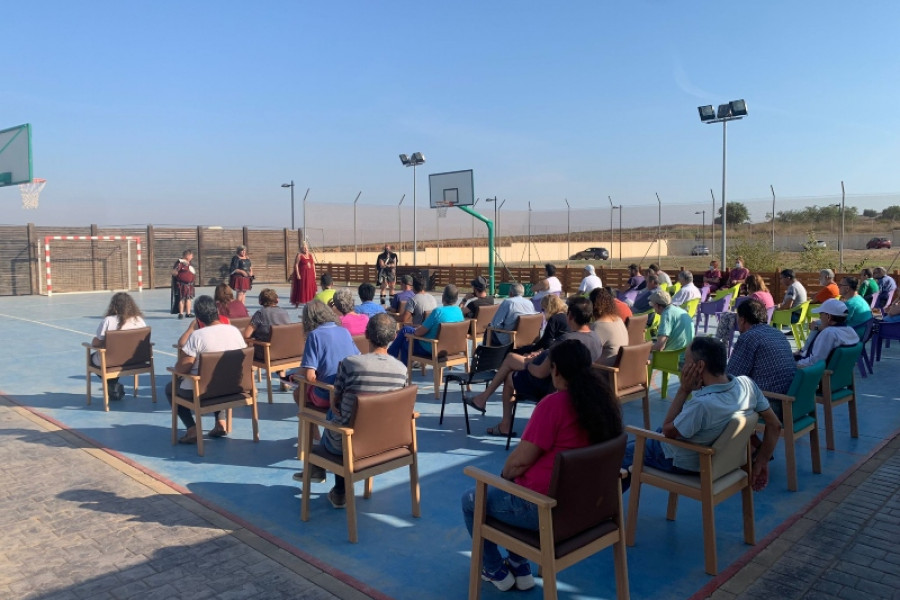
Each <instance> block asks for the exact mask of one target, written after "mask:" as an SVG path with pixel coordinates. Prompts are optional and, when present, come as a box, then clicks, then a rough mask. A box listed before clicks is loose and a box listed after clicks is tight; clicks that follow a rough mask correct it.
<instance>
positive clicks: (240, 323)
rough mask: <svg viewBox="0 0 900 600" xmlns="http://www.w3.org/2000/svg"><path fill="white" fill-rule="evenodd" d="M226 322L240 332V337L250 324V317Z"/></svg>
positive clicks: (236, 318)
mask: <svg viewBox="0 0 900 600" xmlns="http://www.w3.org/2000/svg"><path fill="white" fill-rule="evenodd" d="M228 322H229V323H230V324H231V325H233V326H234V327H237V328H238V331H240V332H241V335H244V330H245V329H247V325H249V324H250V317H235V318H233V319H228Z"/></svg>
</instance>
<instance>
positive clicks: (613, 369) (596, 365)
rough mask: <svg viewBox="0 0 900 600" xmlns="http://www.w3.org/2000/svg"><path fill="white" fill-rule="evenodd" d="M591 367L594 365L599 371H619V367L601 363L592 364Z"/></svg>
mask: <svg viewBox="0 0 900 600" xmlns="http://www.w3.org/2000/svg"><path fill="white" fill-rule="evenodd" d="M591 367H593V368H594V369H597V370H598V371H608V372H610V373H618V372H619V367H611V366H609V365H601V364H596V363H595V364H593V365H591Z"/></svg>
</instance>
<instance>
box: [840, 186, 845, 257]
mask: <svg viewBox="0 0 900 600" xmlns="http://www.w3.org/2000/svg"><path fill="white" fill-rule="evenodd" d="M844 200H846V192H845V190H844V182H843V181H842V182H841V242H840V245H841V255H840V269H841V273H843V272H844Z"/></svg>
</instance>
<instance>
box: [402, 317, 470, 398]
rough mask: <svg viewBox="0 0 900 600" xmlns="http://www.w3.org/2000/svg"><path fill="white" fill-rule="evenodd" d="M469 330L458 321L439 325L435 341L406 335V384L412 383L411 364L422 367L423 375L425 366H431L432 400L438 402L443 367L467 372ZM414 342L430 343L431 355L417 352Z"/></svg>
mask: <svg viewBox="0 0 900 600" xmlns="http://www.w3.org/2000/svg"><path fill="white" fill-rule="evenodd" d="M469 329H470V325H469V322H468V321H459V322H458V323H441V327H440V329H438V335H437V338H436V339H430V338H424V337H419V336H415V335H412V334H409V333H408V334H406V339H407V340H409V360H408V361H407V363H406V373H407V375H406V381H407V383H409V382H411V381H412V365H413V362H418V363H419V364H421V365H422V374H423V375H424V374H425V365H431V368H432V370H433V371H434V398H435V399H436V400H440V398H441V396H440V392H441V381H443V375H444V367H452V366H455V365H463V367H464V368H465V370H466V373H468V372H469V337H468V334H469ZM416 340H420V341H422V342H430V343H431V354H422V353H421V352H419V351H418V350H417V347H416Z"/></svg>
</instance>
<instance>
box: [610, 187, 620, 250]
mask: <svg viewBox="0 0 900 600" xmlns="http://www.w3.org/2000/svg"><path fill="white" fill-rule="evenodd" d="M607 198H609V252H610V257H609V260H610V262H612V249H613V244H614V243H615V238H614V236H615V233H613V211H614V210H616V207H615V206H613V201H612V196H607ZM619 250H620V251H621V250H622V248H621V247H620V248H619ZM619 262H622V257H621V256H620V257H619Z"/></svg>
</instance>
